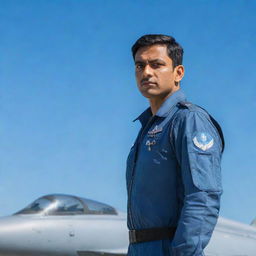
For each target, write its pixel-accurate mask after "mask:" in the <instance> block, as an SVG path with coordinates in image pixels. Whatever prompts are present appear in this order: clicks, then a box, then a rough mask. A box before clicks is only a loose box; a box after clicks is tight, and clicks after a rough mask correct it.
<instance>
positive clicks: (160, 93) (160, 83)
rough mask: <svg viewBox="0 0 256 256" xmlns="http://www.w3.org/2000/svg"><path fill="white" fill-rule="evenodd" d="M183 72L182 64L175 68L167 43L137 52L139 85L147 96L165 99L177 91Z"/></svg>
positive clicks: (136, 64) (136, 71)
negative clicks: (168, 52)
mask: <svg viewBox="0 0 256 256" xmlns="http://www.w3.org/2000/svg"><path fill="white" fill-rule="evenodd" d="M180 71H181V72H180ZM183 73H184V68H183V66H181V65H180V66H177V67H175V68H174V69H173V64H172V59H171V58H170V57H169V56H168V54H167V48H166V45H160V44H157V45H152V46H145V47H141V48H139V50H138V51H137V52H136V55H135V74H136V80H137V85H138V88H139V90H140V92H141V93H142V95H143V96H145V97H146V98H149V99H153V98H159V99H163V98H166V97H167V96H169V95H171V94H172V93H173V92H175V91H177V90H178V89H179V81H180V80H181V79H182V77H183Z"/></svg>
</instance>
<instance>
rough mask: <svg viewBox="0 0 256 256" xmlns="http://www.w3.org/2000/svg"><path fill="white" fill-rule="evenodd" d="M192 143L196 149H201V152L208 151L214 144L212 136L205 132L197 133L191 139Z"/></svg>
mask: <svg viewBox="0 0 256 256" xmlns="http://www.w3.org/2000/svg"><path fill="white" fill-rule="evenodd" d="M193 142H194V144H195V146H196V147H198V148H200V149H202V150H203V151H206V150H208V149H209V148H211V147H212V146H213V144H214V140H213V138H212V136H211V135H210V134H208V133H206V132H200V133H197V134H196V136H195V137H194V138H193Z"/></svg>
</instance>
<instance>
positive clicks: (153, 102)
mask: <svg viewBox="0 0 256 256" xmlns="http://www.w3.org/2000/svg"><path fill="white" fill-rule="evenodd" d="M176 91H178V89H177V90H175V91H172V92H170V93H169V94H167V95H165V96H164V97H155V98H150V99H149V103H150V108H151V112H152V114H153V116H154V115H155V114H156V113H157V111H158V109H159V108H160V107H161V105H162V104H163V103H164V101H165V100H166V99H167V98H169V97H170V96H171V95H172V94H173V93H175V92H176Z"/></svg>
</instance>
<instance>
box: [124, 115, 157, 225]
mask: <svg viewBox="0 0 256 256" xmlns="http://www.w3.org/2000/svg"><path fill="white" fill-rule="evenodd" d="M154 119H155V116H152V117H150V119H149V121H148V122H147V124H146V125H145V126H144V128H143V129H142V130H141V132H140V133H139V135H138V138H137V139H136V142H135V145H134V161H133V164H132V170H131V172H132V174H131V182H130V187H129V191H128V206H130V207H128V209H129V211H128V215H130V221H131V227H132V229H134V221H133V215H132V210H131V194H132V186H133V180H134V176H135V165H136V162H137V158H138V151H139V145H140V142H141V138H142V136H143V134H144V133H145V130H146V128H148V126H149V124H151V123H153V122H152V121H153V120H154Z"/></svg>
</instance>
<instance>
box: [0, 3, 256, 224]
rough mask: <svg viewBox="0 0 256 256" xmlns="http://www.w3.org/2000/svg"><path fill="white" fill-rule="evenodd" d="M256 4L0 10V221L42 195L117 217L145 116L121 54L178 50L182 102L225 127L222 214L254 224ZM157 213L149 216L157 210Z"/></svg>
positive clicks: (3, 6) (11, 6) (128, 60)
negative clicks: (171, 42)
mask: <svg viewBox="0 0 256 256" xmlns="http://www.w3.org/2000/svg"><path fill="white" fill-rule="evenodd" d="M255 13H256V2H255V1H246V0H243V1H242V0H241V1H236V0H234V1H223V0H212V1H206V0H198V1H196V0H190V1H170V0H168V1H163V0H157V1H150V0H144V1H142V0H137V1H135V0H131V1H128V0H127V1H120V0H119V1H114V0H109V1H104V0H94V1H93V0H84V1H79V0H69V1H67V0H58V1H57V0H44V1H42V0H37V1H33V0H30V1H28V0H17V1H15V0H0V113H1V114H0V138H1V147H0V194H1V197H0V216H3V215H8V214H11V213H14V212H16V211H18V210H20V209H21V208H23V207H24V206H26V205H27V204H29V203H30V202H32V201H33V200H35V199H36V198H38V197H40V196H42V195H44V194H49V193H67V194H74V195H77V196H83V197H86V198H91V199H95V200H98V201H102V202H106V203H109V204H111V205H113V206H115V207H117V208H119V209H121V210H123V211H125V210H126V199H127V197H126V188H125V162H126V157H127V154H128V152H129V149H130V146H131V145H132V143H133V141H134V138H135V135H136V133H137V131H138V129H139V124H138V123H133V122H132V120H133V119H134V118H135V117H136V116H137V115H138V114H140V113H141V112H142V111H143V110H144V109H145V108H146V107H147V106H148V102H147V100H146V99H144V98H143V97H142V96H141V95H140V94H139V92H138V91H137V88H136V83H135V79H134V65H133V60H132V57H131V53H130V47H131V45H132V44H133V43H134V41H135V40H136V39H137V38H138V37H140V36H141V35H143V34H147V33H163V34H169V35H173V36H174V37H175V38H176V39H177V41H178V42H179V43H180V44H181V45H182V46H183V47H184V50H185V55H184V65H185V68H186V75H185V78H184V80H183V82H182V88H183V90H184V92H185V93H186V95H187V97H188V99H189V100H190V101H192V102H194V103H196V104H198V105H201V106H203V107H204V108H206V109H207V110H208V111H209V112H210V113H211V114H212V115H213V116H214V117H215V118H216V119H217V120H218V121H219V122H220V123H221V125H222V127H223V131H224V133H225V137H226V150H225V154H224V156H223V168H222V171H223V187H224V194H223V197H222V203H221V215H222V216H223V217H226V218H231V219H234V220H237V221H241V222H244V223H250V222H251V221H252V219H253V218H254V217H256V174H255V173H256V167H255V165H256V134H255V127H256V62H255V59H256V33H255V31H256V18H255ZM156 207H157V206H156Z"/></svg>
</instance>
